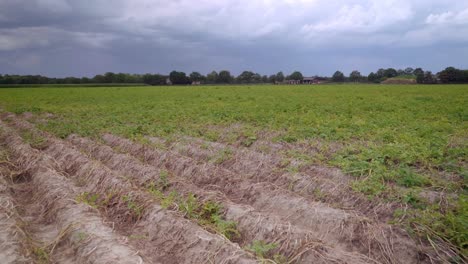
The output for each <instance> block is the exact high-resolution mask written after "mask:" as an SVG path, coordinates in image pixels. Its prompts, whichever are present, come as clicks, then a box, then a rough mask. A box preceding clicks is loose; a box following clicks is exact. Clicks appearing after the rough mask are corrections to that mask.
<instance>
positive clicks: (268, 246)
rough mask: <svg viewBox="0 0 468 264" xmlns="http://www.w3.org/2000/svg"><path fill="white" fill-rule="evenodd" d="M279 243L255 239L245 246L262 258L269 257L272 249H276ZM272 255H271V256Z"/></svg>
mask: <svg viewBox="0 0 468 264" xmlns="http://www.w3.org/2000/svg"><path fill="white" fill-rule="evenodd" d="M277 247H278V244H276V243H266V242H265V241H262V240H255V241H253V242H252V244H250V245H247V246H246V247H245V249H246V250H248V251H250V252H252V253H254V254H255V256H257V257H258V258H260V259H265V258H269V253H270V251H272V250H274V249H276V248H277ZM270 257H271V256H270Z"/></svg>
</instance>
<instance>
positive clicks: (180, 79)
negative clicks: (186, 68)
mask: <svg viewBox="0 0 468 264" xmlns="http://www.w3.org/2000/svg"><path fill="white" fill-rule="evenodd" d="M169 80H170V81H171V82H172V84H176V85H177V84H180V85H183V84H188V83H189V82H190V79H189V78H188V77H187V75H185V72H178V71H172V72H171V73H170V74H169Z"/></svg>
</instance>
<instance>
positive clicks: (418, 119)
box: [0, 84, 468, 250]
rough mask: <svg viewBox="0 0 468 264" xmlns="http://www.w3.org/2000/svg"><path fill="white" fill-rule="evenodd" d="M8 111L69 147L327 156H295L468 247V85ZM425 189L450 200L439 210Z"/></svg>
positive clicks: (0, 92)
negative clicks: (156, 142) (188, 139)
mask: <svg viewBox="0 0 468 264" xmlns="http://www.w3.org/2000/svg"><path fill="white" fill-rule="evenodd" d="M0 107H2V108H3V109H4V110H5V111H9V112H13V113H16V114H21V113H25V112H31V113H33V114H35V115H36V116H37V120H36V123H37V125H38V126H39V127H40V128H42V129H44V130H47V131H49V132H52V133H53V134H55V135H57V136H59V137H62V138H65V137H66V136H68V135H69V134H71V133H76V134H80V135H82V136H86V137H93V138H97V136H98V135H100V134H102V133H106V132H109V133H113V134H117V135H121V136H124V137H128V138H132V139H137V140H138V139H141V141H144V140H143V139H144V136H158V137H163V138H168V139H172V138H174V137H177V136H182V135H188V136H193V137H203V138H205V139H207V140H210V141H222V142H224V143H235V142H240V143H241V144H243V145H244V146H247V147H248V146H249V145H250V144H252V142H254V141H256V140H270V141H274V142H287V143H290V144H309V145H313V146H315V147H317V146H318V147H319V151H318V154H317V155H315V156H313V157H311V156H305V155H303V154H301V153H291V154H290V155H296V157H299V158H302V159H305V160H307V161H308V162H309V163H310V164H317V165H325V166H333V167H337V168H340V169H341V170H342V171H344V172H345V173H347V174H349V175H352V176H353V177H355V181H354V183H353V189H354V190H355V191H356V192H360V193H364V194H366V195H368V196H369V197H370V199H373V198H377V199H382V200H383V201H397V202H399V203H402V204H407V205H408V206H409V209H408V211H405V212H404V214H405V218H404V219H405V221H404V224H405V225H407V226H408V227H410V228H412V229H413V231H415V232H417V233H418V234H420V235H423V236H425V235H426V234H429V235H431V236H437V237H441V238H443V239H446V240H449V241H450V243H452V244H453V245H456V246H457V247H458V248H459V249H462V250H466V249H467V247H468V242H467V241H468V234H467V231H466V230H468V219H467V217H468V201H467V191H466V188H467V182H468V171H467V150H468V85H430V86H429V85H427V86H422V85H411V86H405V85H401V86H399V85H362V84H356V85H317V86H272V85H258V86H197V87H176V86H174V87H106V88H90V87H87V88H70V87H67V88H56V87H54V88H14V89H13V88H11V89H7V88H5V89H0ZM50 114H53V115H50ZM46 116H49V117H47V119H46V122H40V119H42V118H44V117H46ZM421 190H428V191H435V192H443V193H447V194H450V195H448V196H447V201H446V202H444V203H430V202H429V201H427V199H425V198H424V197H422V196H420V193H421ZM452 194H454V195H452ZM402 214H403V212H401V211H399V210H397V211H396V212H395V218H400V217H401V215H402Z"/></svg>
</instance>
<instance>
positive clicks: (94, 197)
mask: <svg viewBox="0 0 468 264" xmlns="http://www.w3.org/2000/svg"><path fill="white" fill-rule="evenodd" d="M98 199H99V194H97V193H89V192H83V193H81V194H79V195H78V197H76V201H77V202H80V203H85V204H87V205H89V206H91V207H93V208H97V207H98V204H97V201H98Z"/></svg>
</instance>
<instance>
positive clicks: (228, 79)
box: [218, 70, 233, 83]
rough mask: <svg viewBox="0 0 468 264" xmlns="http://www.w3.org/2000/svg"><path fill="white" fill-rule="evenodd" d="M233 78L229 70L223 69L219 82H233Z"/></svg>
mask: <svg viewBox="0 0 468 264" xmlns="http://www.w3.org/2000/svg"><path fill="white" fill-rule="evenodd" d="M232 79H233V78H232V76H231V73H230V72H229V71H226V70H223V71H220V72H219V75H218V83H231V82H232Z"/></svg>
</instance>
